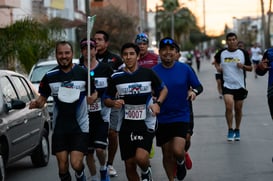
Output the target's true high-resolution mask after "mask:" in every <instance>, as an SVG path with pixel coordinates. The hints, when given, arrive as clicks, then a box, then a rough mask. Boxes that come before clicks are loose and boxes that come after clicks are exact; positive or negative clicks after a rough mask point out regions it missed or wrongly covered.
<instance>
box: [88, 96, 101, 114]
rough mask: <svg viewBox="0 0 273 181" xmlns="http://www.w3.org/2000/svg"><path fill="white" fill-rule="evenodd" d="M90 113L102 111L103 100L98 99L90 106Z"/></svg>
mask: <svg viewBox="0 0 273 181" xmlns="http://www.w3.org/2000/svg"><path fill="white" fill-rule="evenodd" d="M89 111H90V112H97V111H101V98H98V99H97V100H96V101H95V102H94V103H93V104H91V105H90V109H89Z"/></svg>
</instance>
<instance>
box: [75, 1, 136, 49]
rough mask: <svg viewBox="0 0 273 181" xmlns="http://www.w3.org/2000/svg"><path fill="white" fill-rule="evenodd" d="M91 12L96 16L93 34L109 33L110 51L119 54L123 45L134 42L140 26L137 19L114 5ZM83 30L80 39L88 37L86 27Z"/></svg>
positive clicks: (94, 9)
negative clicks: (99, 32) (100, 31)
mask: <svg viewBox="0 0 273 181" xmlns="http://www.w3.org/2000/svg"><path fill="white" fill-rule="evenodd" d="M91 12H92V15H91V16H93V15H96V20H95V23H94V27H93V30H92V34H94V33H95V32H96V31H97V30H104V31H105V32H107V33H108V34H109V36H110V45H109V49H110V50H112V51H114V52H116V53H119V51H120V47H121V45H123V44H124V43H126V42H132V41H134V38H135V36H136V34H137V26H138V21H136V17H132V16H131V15H128V14H126V13H125V12H123V11H122V10H120V9H119V8H117V7H115V6H112V5H109V6H106V7H99V8H93V9H92V10H91ZM81 30H82V31H81V32H80V35H79V36H80V38H84V37H86V36H87V35H86V25H84V26H82V27H81ZM91 37H92V36H91Z"/></svg>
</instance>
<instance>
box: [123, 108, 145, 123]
mask: <svg viewBox="0 0 273 181" xmlns="http://www.w3.org/2000/svg"><path fill="white" fill-rule="evenodd" d="M124 108H125V119H130V120H144V119H146V105H145V104H141V105H129V104H125V106H124Z"/></svg>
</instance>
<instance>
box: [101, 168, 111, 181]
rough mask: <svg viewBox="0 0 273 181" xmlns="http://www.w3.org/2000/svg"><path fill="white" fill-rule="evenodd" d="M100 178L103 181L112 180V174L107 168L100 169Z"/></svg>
mask: <svg viewBox="0 0 273 181" xmlns="http://www.w3.org/2000/svg"><path fill="white" fill-rule="evenodd" d="M100 180H101V181H110V176H109V174H108V171H107V169H105V170H100Z"/></svg>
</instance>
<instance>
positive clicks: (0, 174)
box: [0, 155, 6, 181]
mask: <svg viewBox="0 0 273 181" xmlns="http://www.w3.org/2000/svg"><path fill="white" fill-rule="evenodd" d="M5 172H6V169H5V165H4V159H3V156H2V155H0V180H1V181H4V180H5V175H6V174H5Z"/></svg>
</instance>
